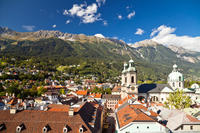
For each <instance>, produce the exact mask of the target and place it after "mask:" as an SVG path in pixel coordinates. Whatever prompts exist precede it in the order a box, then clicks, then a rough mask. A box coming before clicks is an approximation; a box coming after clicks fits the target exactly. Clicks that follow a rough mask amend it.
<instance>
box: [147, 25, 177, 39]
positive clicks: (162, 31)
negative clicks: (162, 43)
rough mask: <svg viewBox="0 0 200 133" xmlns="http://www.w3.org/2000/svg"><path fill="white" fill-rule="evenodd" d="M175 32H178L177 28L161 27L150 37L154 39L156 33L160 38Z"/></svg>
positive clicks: (154, 30) (153, 31)
mask: <svg viewBox="0 0 200 133" xmlns="http://www.w3.org/2000/svg"><path fill="white" fill-rule="evenodd" d="M175 30H176V29H175V28H171V27H167V26H165V25H161V26H160V27H158V28H157V29H153V30H152V32H151V35H150V36H151V37H152V36H154V35H155V34H156V33H158V34H159V36H165V35H167V34H170V33H173V32H174V31H175Z"/></svg>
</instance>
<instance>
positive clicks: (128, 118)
mask: <svg viewBox="0 0 200 133" xmlns="http://www.w3.org/2000/svg"><path fill="white" fill-rule="evenodd" d="M135 107H138V108H135ZM139 108H142V107H141V106H129V105H127V106H125V107H124V108H122V109H120V110H119V111H118V112H117V120H118V123H119V127H120V128H121V127H123V126H125V125H127V124H129V123H131V122H141V121H145V122H155V120H154V119H152V118H151V117H150V116H148V115H147V114H145V113H144V112H142V111H141V110H140V109H139Z"/></svg>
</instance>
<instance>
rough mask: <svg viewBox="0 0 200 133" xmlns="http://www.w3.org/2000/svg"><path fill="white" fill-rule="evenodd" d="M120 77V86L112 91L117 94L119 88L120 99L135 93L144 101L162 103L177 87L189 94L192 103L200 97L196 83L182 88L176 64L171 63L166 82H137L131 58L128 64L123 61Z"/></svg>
mask: <svg viewBox="0 0 200 133" xmlns="http://www.w3.org/2000/svg"><path fill="white" fill-rule="evenodd" d="M121 77H122V79H121V87H120V86H118V87H115V88H117V91H116V89H115V91H113V92H112V93H113V94H115V93H117V94H119V90H120V89H121V92H120V94H121V98H122V99H124V98H125V97H127V95H135V98H138V99H140V100H142V99H145V102H150V101H151V102H161V103H164V102H165V101H166V99H167V97H168V96H169V94H170V93H172V92H175V91H176V90H177V89H179V90H183V92H185V94H186V95H187V96H190V97H191V99H192V101H193V103H196V102H198V99H200V88H199V86H198V85H197V84H194V85H193V86H192V88H184V76H183V74H182V73H180V72H179V71H178V66H177V65H176V64H175V65H173V70H172V72H171V73H170V74H169V75H168V79H167V81H168V82H167V84H140V85H139V84H137V70H136V68H135V65H134V61H133V60H132V59H131V60H130V61H129V64H127V63H124V69H123V71H122V75H121ZM199 103H200V101H199Z"/></svg>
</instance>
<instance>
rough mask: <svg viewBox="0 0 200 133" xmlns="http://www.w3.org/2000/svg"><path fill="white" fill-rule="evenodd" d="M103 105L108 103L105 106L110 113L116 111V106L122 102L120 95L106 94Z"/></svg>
mask: <svg viewBox="0 0 200 133" xmlns="http://www.w3.org/2000/svg"><path fill="white" fill-rule="evenodd" d="M102 100H103V103H106V104H105V106H106V107H107V109H109V110H110V111H114V110H115V105H116V104H117V103H118V101H119V100H121V96H120V95H112V94H104V95H103V97H102Z"/></svg>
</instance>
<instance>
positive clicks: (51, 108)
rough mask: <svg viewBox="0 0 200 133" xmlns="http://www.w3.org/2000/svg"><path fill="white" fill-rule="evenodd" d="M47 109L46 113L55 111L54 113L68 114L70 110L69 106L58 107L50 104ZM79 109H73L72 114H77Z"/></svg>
mask: <svg viewBox="0 0 200 133" xmlns="http://www.w3.org/2000/svg"><path fill="white" fill-rule="evenodd" d="M48 107H49V109H48V111H55V112H68V111H69V109H70V106H69V105H59V104H50V105H49V106H48ZM81 107H82V106H81ZM81 107H79V108H73V109H74V112H78V111H79V109H80V108H81Z"/></svg>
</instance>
